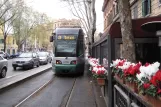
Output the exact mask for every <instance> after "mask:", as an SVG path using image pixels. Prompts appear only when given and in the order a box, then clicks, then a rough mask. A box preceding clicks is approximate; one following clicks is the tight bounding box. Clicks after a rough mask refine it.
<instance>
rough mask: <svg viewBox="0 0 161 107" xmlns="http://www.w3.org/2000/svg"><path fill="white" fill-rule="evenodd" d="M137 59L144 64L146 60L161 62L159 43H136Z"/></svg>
mask: <svg viewBox="0 0 161 107" xmlns="http://www.w3.org/2000/svg"><path fill="white" fill-rule="evenodd" d="M135 49H136V60H137V61H141V62H142V63H143V64H145V63H146V62H149V63H153V62H156V61H159V62H160V56H161V55H160V52H159V47H158V44H157V43H140V44H135Z"/></svg>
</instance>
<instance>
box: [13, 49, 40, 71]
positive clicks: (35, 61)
mask: <svg viewBox="0 0 161 107" xmlns="http://www.w3.org/2000/svg"><path fill="white" fill-rule="evenodd" d="M39 65H40V62H39V57H38V55H37V53H34V52H26V53H22V54H20V55H19V56H18V57H17V58H16V59H15V60H13V62H12V67H13V69H14V70H16V68H17V67H22V68H24V69H26V68H33V67H34V66H37V67H39Z"/></svg>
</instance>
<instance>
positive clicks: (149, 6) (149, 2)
mask: <svg viewBox="0 0 161 107" xmlns="http://www.w3.org/2000/svg"><path fill="white" fill-rule="evenodd" d="M148 9H149V10H148V13H149V14H150V13H151V0H148Z"/></svg>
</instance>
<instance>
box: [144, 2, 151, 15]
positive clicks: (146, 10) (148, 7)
mask: <svg viewBox="0 0 161 107" xmlns="http://www.w3.org/2000/svg"><path fill="white" fill-rule="evenodd" d="M150 13H151V0H142V15H143V16H146V15H148V14H150Z"/></svg>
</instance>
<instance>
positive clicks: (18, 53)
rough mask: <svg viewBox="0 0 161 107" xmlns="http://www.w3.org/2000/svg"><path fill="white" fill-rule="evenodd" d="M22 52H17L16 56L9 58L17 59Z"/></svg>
mask: <svg viewBox="0 0 161 107" xmlns="http://www.w3.org/2000/svg"><path fill="white" fill-rule="evenodd" d="M21 53H22V52H17V53H16V54H12V55H10V58H17V57H18V56H19V55H20V54H21Z"/></svg>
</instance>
